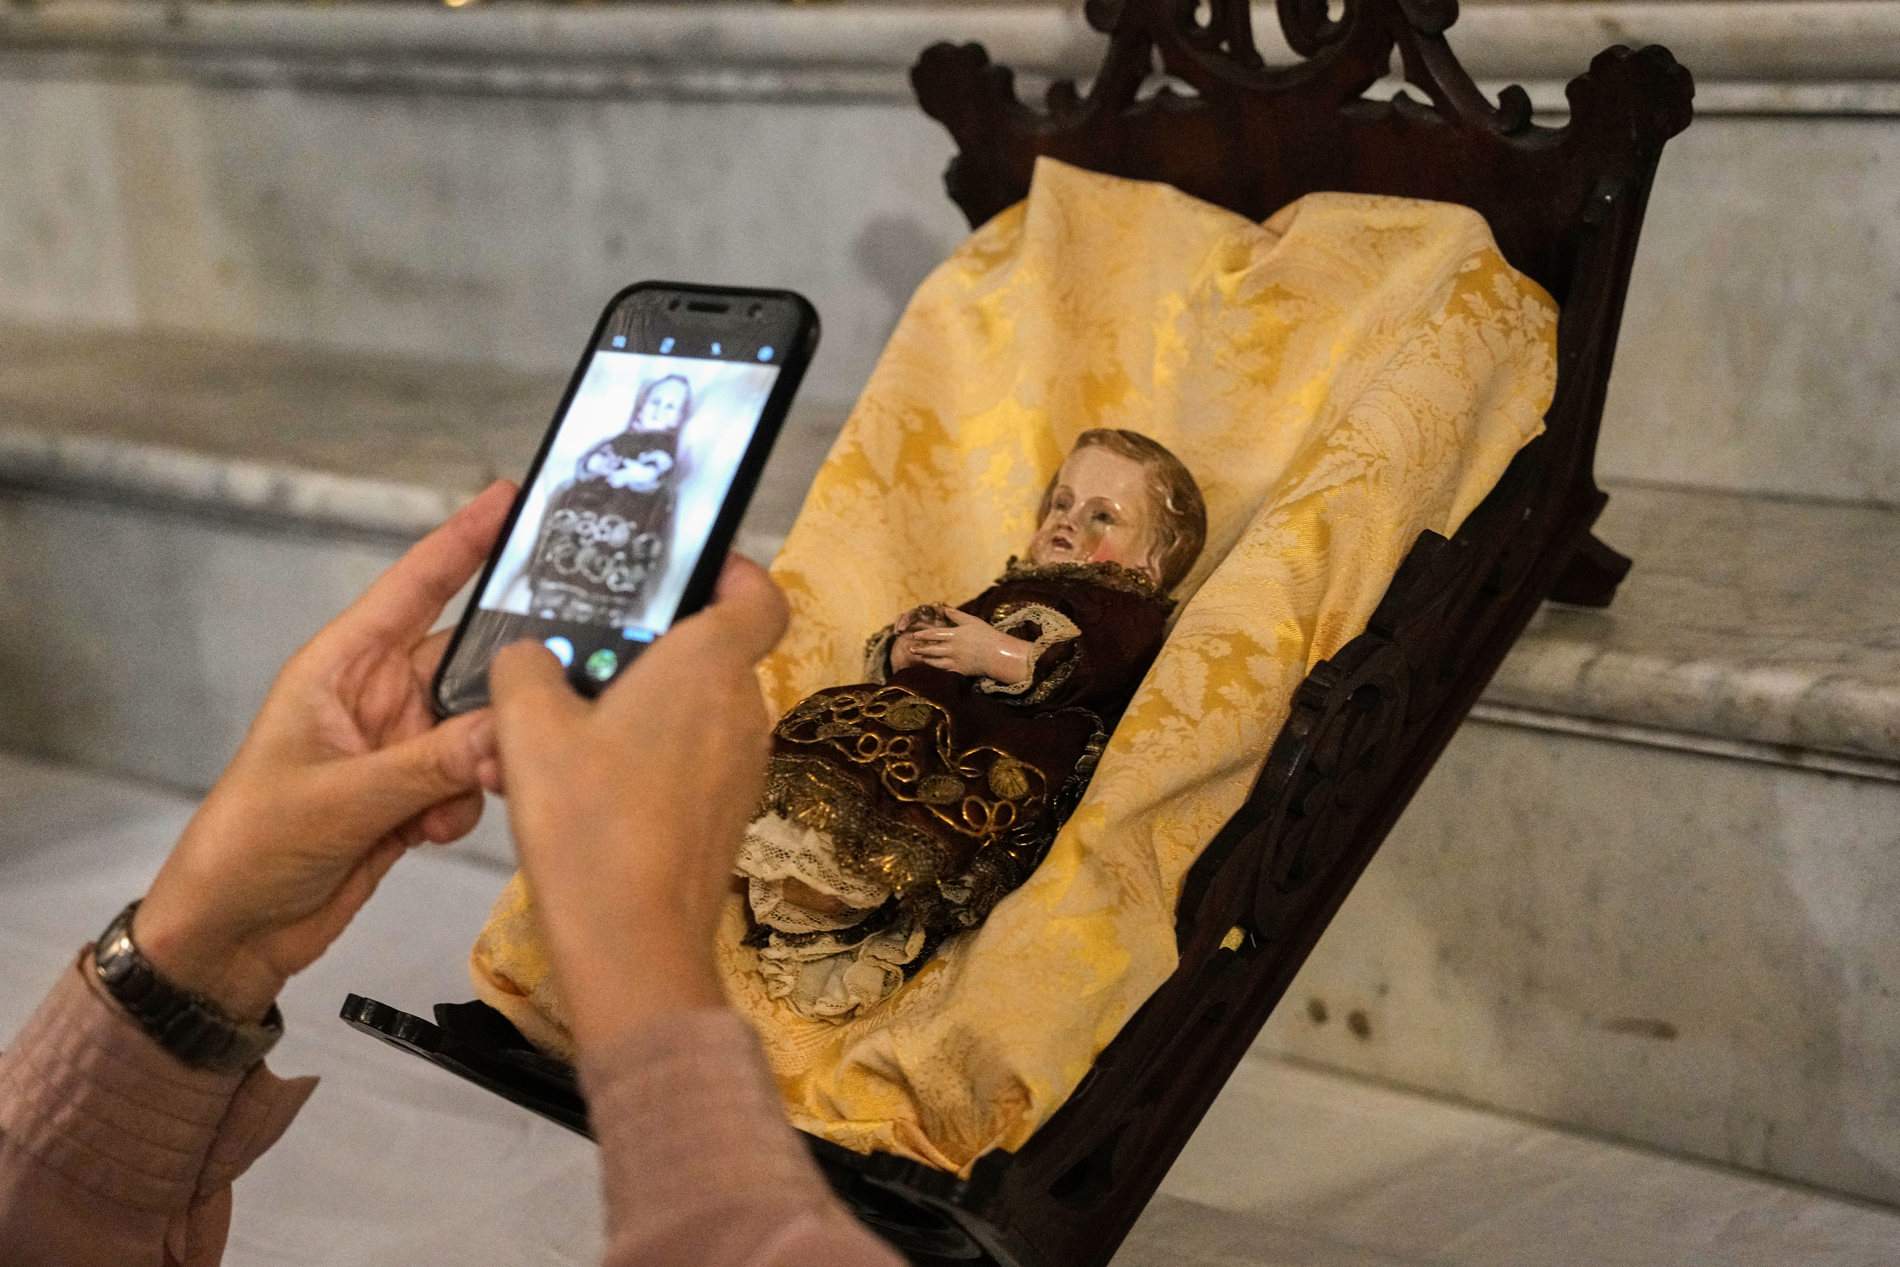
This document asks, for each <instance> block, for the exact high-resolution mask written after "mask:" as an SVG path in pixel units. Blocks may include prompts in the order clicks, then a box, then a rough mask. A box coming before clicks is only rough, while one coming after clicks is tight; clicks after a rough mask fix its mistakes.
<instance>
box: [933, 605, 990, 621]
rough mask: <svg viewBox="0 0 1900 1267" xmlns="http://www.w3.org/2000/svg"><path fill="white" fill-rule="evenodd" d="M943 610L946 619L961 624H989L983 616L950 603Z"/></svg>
mask: <svg viewBox="0 0 1900 1267" xmlns="http://www.w3.org/2000/svg"><path fill="white" fill-rule="evenodd" d="M942 611H943V614H944V618H945V619H947V620H950V621H953V622H955V623H956V624H959V625H987V624H988V623H989V622H988V621H987V620H984V619H983V618H982V617H981V616H972V615H971V614H970V613H969V612H966V611H961V610H959V609H958V608H955V607H951V606H948V605H945V606H944V607H943V609H942Z"/></svg>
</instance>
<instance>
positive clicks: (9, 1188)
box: [0, 485, 512, 1267]
mask: <svg viewBox="0 0 1900 1267" xmlns="http://www.w3.org/2000/svg"><path fill="white" fill-rule="evenodd" d="M511 495H512V489H511V488H509V487H508V486H506V485H498V486H496V487H494V488H491V489H490V490H488V491H487V492H486V493H484V494H483V495H482V496H480V497H478V498H476V499H475V501H474V502H472V503H470V505H469V506H467V507H465V508H464V509H463V510H462V511H461V512H459V513H458V514H457V515H455V516H454V517H453V518H451V519H450V520H449V522H448V523H446V524H445V525H444V526H443V527H442V528H440V529H438V530H437V531H436V532H434V533H431V534H430V535H429V536H428V537H426V538H424V540H423V541H421V542H419V543H418V544H417V545H416V546H415V547H414V548H413V549H411V550H410V551H409V552H408V553H407V554H405V555H404V556H403V558H402V559H401V560H400V561H399V562H398V563H396V564H395V565H394V566H393V567H392V568H391V569H390V570H389V571H388V572H386V573H385V574H384V575H383V577H382V578H381V579H379V580H378V581H377V582H376V583H375V585H374V586H372V587H371V589H370V590H369V591H368V592H367V593H365V594H364V596H363V597H362V598H361V599H359V600H358V602H357V603H356V604H354V605H353V606H352V607H351V608H350V609H349V610H348V611H346V612H345V613H344V614H343V615H341V616H340V617H338V618H337V619H336V620H335V621H333V622H332V623H331V624H330V625H328V626H327V627H325V628H324V629H323V630H322V631H321V632H320V633H318V634H317V635H316V637H315V638H313V639H312V640H311V641H310V643H309V644H307V645H306V646H305V647H304V648H303V649H301V650H300V651H298V652H297V654H296V655H295V656H293V657H292V658H291V660H290V661H289V663H288V664H286V666H285V667H284V669H283V671H282V672H281V673H280V674H279V676H278V678H277V680H276V682H275V683H274V684H273V685H272V687H271V691H270V694H269V696H268V697H267V698H266V700H265V703H264V705H263V707H262V709H261V710H260V712H259V714H258V716H257V719H256V721H255V722H254V723H253V724H252V727H251V730H250V733H249V734H248V735H247V736H246V738H245V740H244V743H243V744H242V745H241V747H240V749H239V751H238V753H237V755H236V756H235V757H234V758H233V759H232V761H231V764H230V766H229V767H228V768H227V769H226V771H225V772H224V774H223V775H222V776H221V777H220V778H219V780H218V782H217V784H216V786H215V787H214V788H213V789H212V791H211V793H210V795H209V796H207V797H206V799H205V801H204V803H203V804H202V805H201V806H200V807H199V809H198V812H197V813H196V814H195V815H194V816H193V818H192V820H191V822H190V824H189V825H188V826H187V827H186V829H185V831H184V833H183V835H182V836H181V838H180V840H179V842H178V844H177V846H176V847H175V848H174V849H173V851H172V853H171V855H170V857H169V858H168V859H167V860H166V862H165V864H164V866H163V868H161V870H160V872H159V875H158V877H157V879H155V880H154V881H153V884H152V886H151V889H150V890H149V892H148V893H147V895H146V897H145V899H144V901H143V902H142V903H141V905H140V907H139V911H138V916H137V918H136V919H135V920H134V922H133V926H132V932H133V937H134V940H135V941H136V942H137V943H138V945H139V947H140V949H141V950H142V951H143V953H144V954H145V956H146V958H147V959H148V960H150V962H151V963H152V965H153V967H154V968H155V969H156V971H157V972H158V973H159V975H160V976H161V977H163V978H164V979H165V980H166V981H168V982H169V983H171V984H172V985H175V986H177V987H179V988H182V989H187V990H191V991H193V992H195V993H197V994H199V995H201V996H203V997H204V998H206V999H207V1000H209V1002H210V1003H211V1004H212V1005H213V1006H215V1007H216V1008H217V1009H218V1010H220V1011H221V1012H223V1013H224V1014H225V1015H226V1016H228V1017H229V1018H231V1019H233V1020H237V1021H254V1020H256V1019H257V1018H259V1017H261V1016H262V1015H263V1014H264V1013H265V1011H266V1010H267V1009H268V1008H269V1006H270V1004H271V1001H272V1000H273V999H274V998H275V997H276V995H277V992H278V990H279V989H280V988H281V986H282V984H283V982H284V980H285V979H287V978H288V977H289V976H290V975H291V974H292V973H294V972H296V971H298V970H299V969H301V968H302V967H304V966H306V965H308V964H309V963H310V962H311V961H313V960H314V959H315V958H316V957H317V956H318V955H320V954H321V953H322V952H323V950H324V949H325V948H326V947H327V946H328V945H329V943H330V942H331V941H332V940H333V939H334V938H335V937H336V935H337V934H338V933H339V932H341V931H342V929H343V927H344V925H346V924H347V923H348V922H349V919H350V917H351V916H353V915H354V914H355V912H356V910H357V909H358V908H360V907H361V906H362V904H363V902H364V901H365V900H367V899H368V897H369V895H370V893H371V892H372V891H373V890H374V888H375V886H376V883H377V881H378V880H380V878H381V877H382V875H383V874H384V872H386V871H387V870H388V868H389V867H390V866H391V865H393V863H394V862H395V861H396V859H397V857H399V856H400V854H401V853H402V852H403V851H404V850H405V849H406V848H408V847H409V846H410V845H412V844H415V843H418V842H420V841H422V840H425V839H426V840H435V841H448V840H452V839H455V838H456V837H458V836H460V835H462V834H464V833H465V832H467V831H468V830H469V829H470V828H472V827H473V826H474V824H475V821H476V818H477V816H478V815H479V814H480V809H481V804H480V796H479V787H478V784H477V776H478V772H479V770H480V768H481V759H482V756H483V755H484V754H485V753H486V752H487V751H488V750H489V749H488V745H490V744H492V733H490V732H489V731H488V730H487V723H486V721H485V719H484V718H483V717H481V716H471V717H467V718H462V719H457V720H456V721H454V722H451V723H447V724H444V725H442V726H433V725H432V721H433V718H432V717H431V715H430V713H429V710H428V705H427V694H426V692H427V689H428V682H429V678H430V675H431V674H432V673H433V671H434V665H435V661H436V660H437V659H438V658H439V657H440V655H441V650H442V646H443V642H444V640H443V639H441V638H429V637H426V636H425V635H426V633H427V630H428V627H429V625H430V624H431V623H432V622H433V621H434V619H435V618H436V617H437V616H438V615H439V614H440V612H441V610H442V607H443V605H444V604H445V603H446V602H447V601H448V600H449V599H450V598H451V597H452V596H453V595H454V594H455V592H456V591H457V590H458V589H459V588H460V587H461V586H462V585H463V584H464V583H466V581H467V580H468V578H469V577H470V576H471V575H473V573H474V572H475V570H476V568H478V567H479V566H480V563H481V561H482V559H483V558H484V557H486V555H487V553H488V550H489V548H490V546H492V544H493V542H494V539H495V536H496V534H497V533H498V532H499V530H500V525H501V521H502V519H503V517H504V516H505V515H506V513H507V510H508V505H509V501H510V498H511ZM108 913H109V912H101V913H100V920H101V922H103V921H104V918H105V915H106V914H108ZM311 1085H312V1084H311V1083H310V1082H309V1081H308V1080H303V1081H300V1082H296V1083H285V1082H280V1081H279V1080H277V1079H276V1078H275V1077H273V1076H272V1075H270V1074H269V1072H268V1071H266V1070H265V1069H263V1067H262V1066H261V1065H257V1066H253V1067H252V1068H250V1069H249V1070H237V1071H231V1072H222V1073H220V1072H212V1071H207V1070H202V1069H192V1068H189V1067H187V1066H186V1065H185V1064H183V1063H182V1062H181V1061H179V1060H178V1059H177V1058H176V1057H174V1056H173V1055H171V1054H170V1052H168V1051H167V1050H166V1049H165V1048H164V1047H163V1046H161V1045H160V1044H159V1043H158V1042H157V1041H156V1040H154V1039H153V1038H151V1037H150V1036H148V1035H147V1034H146V1033H145V1032H144V1030H143V1029H141V1028H140V1027H139V1026H138V1025H137V1024H136V1023H134V1022H133V1021H132V1020H131V1019H130V1017H129V1015H127V1014H126V1013H125V1012H123V1010H122V1009H120V1008H119V1007H118V1005H117V1004H116V1003H114V1002H113V1001H111V1000H110V999H109V998H108V997H107V995H106V993H105V991H104V989H103V987H101V986H100V984H99V983H98V981H97V974H96V973H93V972H92V971H91V955H90V951H88V952H87V953H86V954H85V955H83V956H82V957H81V960H80V962H79V963H77V964H75V965H74V966H73V967H71V968H70V969H68V970H67V971H66V972H65V973H64V974H62V976H61V978H60V980H59V983H58V984H57V985H56V986H55V988H54V990H53V992H52V994H51V995H50V996H49V997H48V999H47V1001H46V1003H45V1004H44V1005H43V1006H42V1007H41V1008H40V1010H39V1011H38V1012H37V1013H36V1014H35V1016H34V1018H33V1020H32V1021H31V1022H29V1024H28V1025H27V1027H26V1028H25V1029H24V1030H23V1031H22V1032H21V1034H20V1035H19V1037H18V1038H17V1039H16V1040H15V1041H14V1042H13V1043H12V1045H11V1046H10V1047H9V1048H8V1050H7V1051H6V1053H5V1054H4V1055H0V1261H5V1262H6V1263H8V1264H9V1265H10V1267H11V1265H13V1264H38V1263H58V1264H60V1265H61V1267H90V1265H91V1264H107V1263H110V1264H113V1265H114V1267H122V1265H124V1264H134V1265H143V1264H153V1265H154V1267H156V1265H157V1264H188V1265H189V1267H200V1265H208V1264H211V1263H215V1262H216V1261H217V1259H218V1257H219V1255H220V1254H221V1253H222V1246H223V1241H224V1234H225V1233H224V1229H225V1227H226V1224H227V1220H228V1217H229V1210H230V1184H231V1181H232V1179H234V1178H235V1177H236V1175H237V1174H238V1173H240V1172H241V1171H242V1170H243V1169H244V1167H245V1166H247V1165H248V1164H249V1163H250V1161H251V1160H252V1159H254V1158H255V1157H256V1156H257V1155H258V1154H259V1153H261V1152H262V1151H263V1150H264V1148H266V1147H267V1146H268V1145H269V1144H270V1143H271V1142H272V1141H273V1140H275V1139H276V1138H277V1136H278V1135H279V1134H280V1133H281V1132H282V1130H283V1129H284V1127H285V1126H286V1125H288V1123H289V1120H290V1118H291V1117H292V1116H293V1115H294V1114H295V1112H296V1110H297V1108H298V1107H299V1106H300V1105H301V1104H302V1102H303V1100H304V1098H305V1097H306V1096H307V1095H308V1094H309V1090H310V1086H311Z"/></svg>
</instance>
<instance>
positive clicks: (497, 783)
mask: <svg viewBox="0 0 1900 1267" xmlns="http://www.w3.org/2000/svg"><path fill="white" fill-rule="evenodd" d="M475 777H476V778H477V779H480V780H481V784H482V788H483V790H485V791H488V792H492V793H494V794H495V795H496V796H506V795H508V781H507V780H506V779H504V778H503V777H502V774H501V762H500V761H496V760H489V761H484V762H482V763H481V764H479V765H477V766H476V767H475Z"/></svg>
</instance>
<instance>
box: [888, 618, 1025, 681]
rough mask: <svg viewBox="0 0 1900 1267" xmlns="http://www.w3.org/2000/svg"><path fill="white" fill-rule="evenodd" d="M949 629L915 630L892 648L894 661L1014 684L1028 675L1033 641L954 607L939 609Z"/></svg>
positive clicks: (893, 663) (892, 660)
mask: <svg viewBox="0 0 1900 1267" xmlns="http://www.w3.org/2000/svg"><path fill="white" fill-rule="evenodd" d="M938 610H940V611H941V612H942V614H943V616H944V617H945V618H946V619H948V620H949V621H950V622H951V623H950V625H949V627H948V628H922V629H912V630H911V631H910V632H908V633H904V634H902V635H900V636H899V637H898V639H897V642H896V645H894V646H893V647H892V655H891V663H892V665H893V667H899V668H901V667H903V666H902V665H899V664H898V660H899V657H900V656H901V657H902V658H903V659H904V660H905V661H907V662H909V663H914V664H927V665H929V666H931V667H932V668H937V669H947V670H948V671H950V672H951V673H960V674H962V675H963V676H964V677H986V678H989V679H991V680H992V681H996V682H1003V683H1006V684H1008V685H1011V686H1014V685H1016V684H1017V683H1019V682H1023V681H1027V680H1028V678H1029V672H1030V669H1029V657H1030V652H1031V650H1032V649H1033V644H1031V643H1028V642H1025V641H1024V640H1023V639H1021V638H1012V637H1011V636H1010V635H1008V634H1006V633H1004V632H1003V631H1002V630H1000V629H998V628H996V627H995V626H994V625H992V624H990V623H989V622H988V621H987V620H984V619H983V618H981V617H980V616H972V615H971V614H970V613H968V612H966V611H959V610H957V609H956V608H954V607H942V608H939V609H938Z"/></svg>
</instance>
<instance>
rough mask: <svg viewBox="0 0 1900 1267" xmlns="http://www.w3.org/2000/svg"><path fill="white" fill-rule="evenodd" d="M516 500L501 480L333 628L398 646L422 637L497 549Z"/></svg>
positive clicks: (376, 584)
mask: <svg viewBox="0 0 1900 1267" xmlns="http://www.w3.org/2000/svg"><path fill="white" fill-rule="evenodd" d="M514 499H515V486H514V485H513V484H512V483H510V482H508V481H507V480H496V481H495V482H494V483H493V484H490V485H489V486H488V487H487V488H485V489H483V490H482V491H481V492H480V493H478V494H477V495H476V497H475V499H474V500H473V501H471V502H469V503H468V505H466V506H464V507H462V508H461V509H460V510H458V511H456V512H455V513H454V514H453V515H450V516H449V517H448V518H447V519H446V520H444V521H443V523H442V525H441V526H440V527H439V528H437V529H436V530H435V531H434V532H431V533H430V534H429V535H428V536H426V537H424V538H423V539H422V540H420V541H418V542H416V544H414V545H413V546H410V547H409V549H408V551H407V552H406V553H404V554H403V556H402V557H401V558H400V559H397V560H396V562H395V563H394V564H392V565H391V566H390V568H389V570H388V571H386V572H384V573H383V574H382V575H381V576H380V577H378V578H376V581H375V582H374V583H373V584H372V585H371V586H370V587H369V589H367V590H365V591H364V592H363V596H362V597H361V598H359V599H357V600H356V602H354V603H352V604H351V605H350V607H349V609H348V610H346V611H345V612H344V613H343V614H342V615H341V616H339V617H337V619H336V622H335V624H334V625H333V626H332V628H336V629H340V630H346V631H348V632H350V633H352V634H354V635H356V636H358V637H363V638H369V639H374V640H377V641H385V642H395V643H398V644H406V643H409V642H412V641H415V640H416V639H419V638H421V636H422V635H423V634H424V633H425V632H427V631H428V628H429V626H430V625H431V624H433V623H435V619H436V617H437V616H440V615H441V614H442V608H443V607H444V606H446V605H447V603H448V601H449V600H450V599H451V598H454V597H455V593H456V591H457V590H459V589H461V588H462V586H464V585H466V584H468V581H469V578H470V577H472V576H474V575H475V572H476V570H477V569H478V568H480V567H481V565H482V561H483V560H484V559H486V558H487V557H488V552H489V551H490V550H492V549H494V547H495V539H496V538H497V537H498V536H500V535H501V525H502V522H503V521H504V520H505V519H506V518H507V517H508V509H509V507H510V506H512V505H513V504H514Z"/></svg>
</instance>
